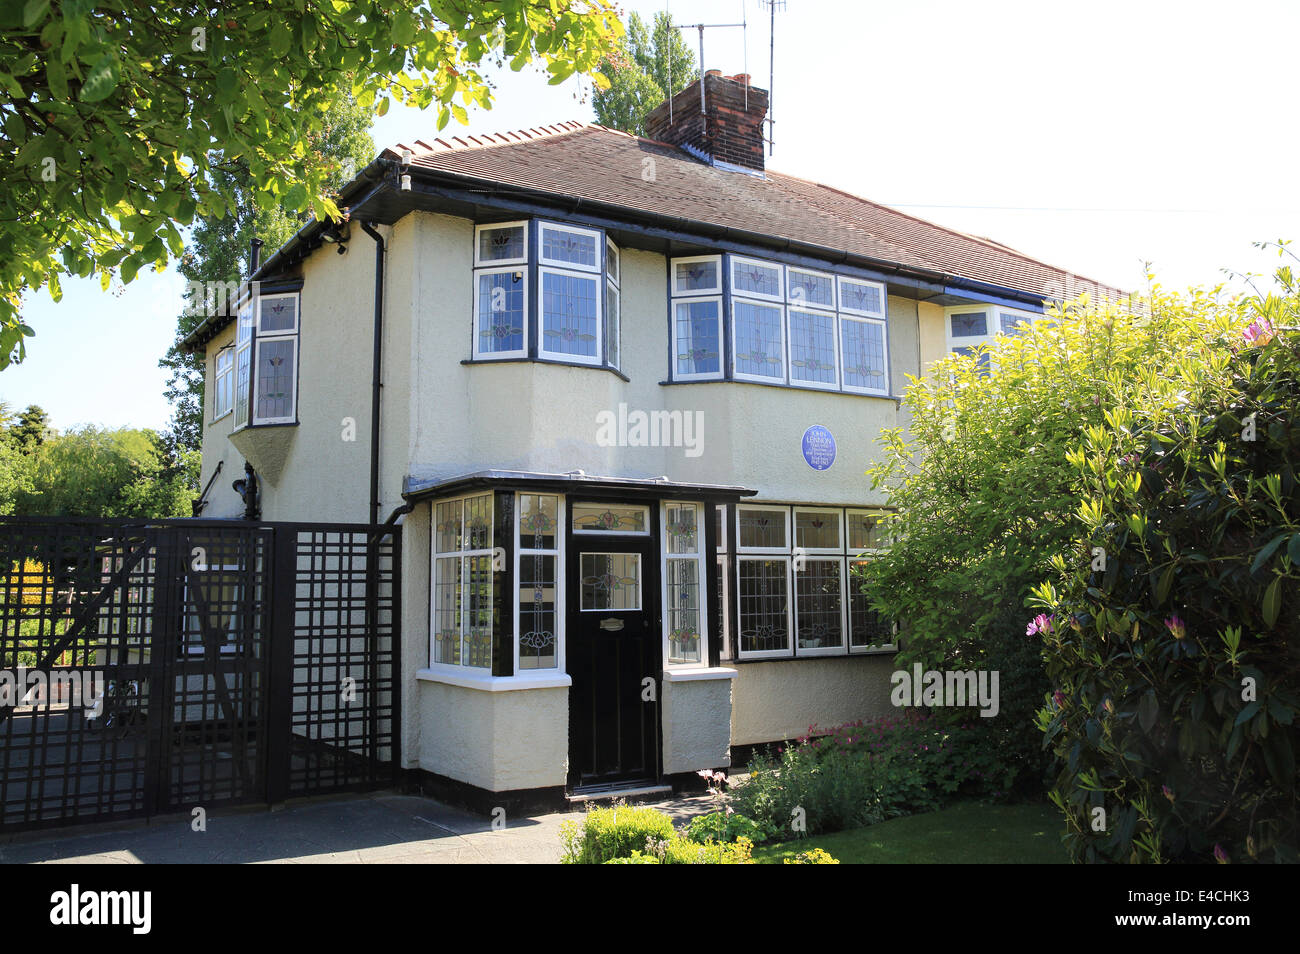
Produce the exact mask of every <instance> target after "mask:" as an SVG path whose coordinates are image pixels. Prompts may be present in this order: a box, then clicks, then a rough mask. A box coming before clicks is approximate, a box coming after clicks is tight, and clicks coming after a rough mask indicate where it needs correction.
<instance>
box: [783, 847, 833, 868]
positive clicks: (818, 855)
mask: <svg viewBox="0 0 1300 954" xmlns="http://www.w3.org/2000/svg"><path fill="white" fill-rule="evenodd" d="M782 864H787V865H837V864H839V861H837V860H836V859H834V858H832V857H831V856H830V855H829V854H828V853H827V852H826V851H825V850H824V849H822V848H813V849H812V850H811V851H801V852H799V854H797V855H795V856H794V857H793V858H786V859H785V860H784V861H783V862H782Z"/></svg>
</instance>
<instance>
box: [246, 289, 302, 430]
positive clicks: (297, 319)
mask: <svg viewBox="0 0 1300 954" xmlns="http://www.w3.org/2000/svg"><path fill="white" fill-rule="evenodd" d="M282 298H291V299H295V300H294V326H292V329H287V328H281V329H276V330H274V331H263V330H261V309H263V307H264V305H265V304H266V303H268V302H274V300H276V299H282ZM302 309H303V303H302V296H300V295H299V292H296V291H289V292H274V294H270V295H259V296H257V312H256V315H257V317H256V321H255V322H253V333H255V334H253V341H252V361H250V365H248V399H250V402H252V411H251V417H250V420H251V422H252V424H253V425H264V424H296V422H298V382H299V381H300V380H302V367H300V361H302V348H300V347H299V337H298V333H299V329H300V328H302V313H303V312H302ZM269 342H289V343H290V344H292V354H294V381H292V398H291V399H290V402H289V413H287V415H279V416H277V417H265V416H261V415H260V413H259V407H257V363H259V361H260V360H261V348H263V344H266V343H269Z"/></svg>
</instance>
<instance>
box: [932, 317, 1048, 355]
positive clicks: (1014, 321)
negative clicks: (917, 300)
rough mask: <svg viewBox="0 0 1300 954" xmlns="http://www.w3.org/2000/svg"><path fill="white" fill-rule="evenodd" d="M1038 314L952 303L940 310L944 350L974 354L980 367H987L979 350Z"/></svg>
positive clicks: (1009, 333) (1015, 329)
mask: <svg viewBox="0 0 1300 954" xmlns="http://www.w3.org/2000/svg"><path fill="white" fill-rule="evenodd" d="M1039 317H1041V316H1040V315H1036V314H1034V313H1032V312H1028V311H1019V310H1017V309H1012V308H1003V307H1001V306H997V305H991V304H975V305H956V306H953V307H951V308H947V309H945V310H944V315H943V320H944V326H945V330H946V334H947V338H948V350H949V351H951V352H953V353H954V354H963V355H969V354H975V353H977V351H978V354H979V357H978V358H977V359H976V360H977V362H978V363H979V366H980V368H981V369H984V370H988V368H989V367H990V359H989V354H988V352H987V351H979V350H978V349H979V348H980V347H981V346H982V345H986V344H989V343H990V342H992V341H993V340H994V339H995V338H996V337H997V336H998V335H1011V334H1016V333H1018V331H1019V329H1020V328H1021V327H1023V326H1024V325H1025V324H1032V323H1033V322H1034V320H1035V319H1036V318H1039Z"/></svg>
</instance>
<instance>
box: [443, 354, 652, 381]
mask: <svg viewBox="0 0 1300 954" xmlns="http://www.w3.org/2000/svg"><path fill="white" fill-rule="evenodd" d="M460 363H461V364H464V365H471V364H554V365H558V366H559V367H562V368H586V369H587V370H588V371H608V372H609V373H610V374H612V375H614V376H615V377H618V378H622V379H623V380H624V381H631V380H632V379H631V378H629V377H628V376H627V375H626V374H624V373H623V372H622V371H620V370H619V369H618V368H616V367H614V366H613V365H609V364H588V363H586V362H583V361H557V360H555V359H554V358H464V359H462V360H461V362H460Z"/></svg>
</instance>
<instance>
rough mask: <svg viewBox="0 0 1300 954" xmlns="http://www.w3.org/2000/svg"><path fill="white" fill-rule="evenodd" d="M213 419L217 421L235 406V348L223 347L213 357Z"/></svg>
mask: <svg viewBox="0 0 1300 954" xmlns="http://www.w3.org/2000/svg"><path fill="white" fill-rule="evenodd" d="M212 385H213V386H212V420H214V421H217V420H220V419H221V418H223V417H225V416H226V415H227V414H229V413H230V412H231V411H232V410H234V407H235V349H234V348H231V347H226V348H222V349H221V350H220V351H218V352H217V355H216V357H215V358H213V359H212Z"/></svg>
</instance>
